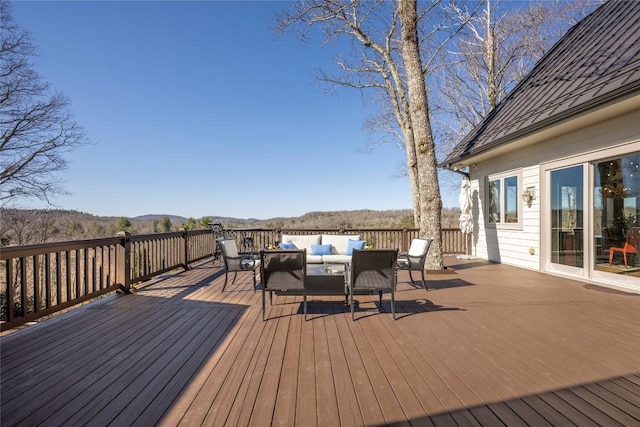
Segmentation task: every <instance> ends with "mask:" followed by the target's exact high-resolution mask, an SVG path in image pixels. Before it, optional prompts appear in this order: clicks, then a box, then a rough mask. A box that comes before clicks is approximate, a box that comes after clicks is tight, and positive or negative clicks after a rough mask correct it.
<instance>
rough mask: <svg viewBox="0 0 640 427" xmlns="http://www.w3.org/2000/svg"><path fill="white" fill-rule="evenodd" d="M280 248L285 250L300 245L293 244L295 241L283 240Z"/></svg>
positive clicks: (293, 248)
mask: <svg viewBox="0 0 640 427" xmlns="http://www.w3.org/2000/svg"><path fill="white" fill-rule="evenodd" d="M280 249H284V250H295V249H298V247H297V246H296V245H294V244H293V242H286V243H285V242H282V243H280Z"/></svg>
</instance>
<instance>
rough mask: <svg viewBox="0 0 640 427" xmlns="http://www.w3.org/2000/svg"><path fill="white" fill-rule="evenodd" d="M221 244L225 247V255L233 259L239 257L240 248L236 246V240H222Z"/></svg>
mask: <svg viewBox="0 0 640 427" xmlns="http://www.w3.org/2000/svg"><path fill="white" fill-rule="evenodd" d="M220 244H221V245H222V246H224V253H225V255H226V256H228V257H232V258H233V257H237V256H238V247H237V246H236V241H235V240H233V239H229V240H220Z"/></svg>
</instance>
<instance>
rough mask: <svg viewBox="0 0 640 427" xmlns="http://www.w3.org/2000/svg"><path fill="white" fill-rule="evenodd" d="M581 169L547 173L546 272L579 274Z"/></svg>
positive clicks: (582, 254) (581, 257) (582, 255)
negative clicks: (547, 227) (547, 243)
mask: <svg viewBox="0 0 640 427" xmlns="http://www.w3.org/2000/svg"><path fill="white" fill-rule="evenodd" d="M584 175H585V174H584V166H583V165H579V166H572V167H568V168H563V169H556V170H552V171H550V172H549V187H550V188H549V189H550V193H549V197H550V203H549V209H550V212H549V218H550V228H549V231H548V232H549V233H550V235H549V243H550V251H549V264H550V265H549V268H550V269H552V270H557V271H563V272H567V273H571V274H579V275H582V274H583V269H584V262H585V252H584V248H585V242H584V240H585V234H584V181H585V179H584Z"/></svg>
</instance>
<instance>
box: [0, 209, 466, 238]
mask: <svg viewBox="0 0 640 427" xmlns="http://www.w3.org/2000/svg"><path fill="white" fill-rule="evenodd" d="M459 216H460V210H459V209H458V208H444V209H443V211H442V226H443V228H456V227H458V217H459ZM216 222H220V223H222V224H223V226H224V228H238V227H261V228H317V229H331V228H414V223H413V213H412V211H411V210H409V209H404V210H386V211H376V210H369V209H363V210H355V211H332V212H309V213H306V214H304V215H302V216H300V217H290V218H285V217H279V218H271V219H268V220H246V219H239V218H220V217H203V218H200V219H195V218H182V217H176V216H169V215H164V216H155V217H153V218H149V217H140V218H126V217H104V216H95V215H91V214H89V213H84V212H78V211H70V210H54V209H52V210H46V209H44V210H43V209H4V208H3V209H0V241H1V245H2V246H9V245H11V246H21V245H30V244H38V243H47V242H59V241H68V240H83V239H98V238H102V237H112V236H115V235H116V234H117V233H118V232H120V231H128V232H129V233H131V234H151V233H164V232H169V231H177V230H180V229H185V230H196V229H204V230H206V229H209V228H210V224H212V223H216Z"/></svg>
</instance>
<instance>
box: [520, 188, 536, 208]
mask: <svg viewBox="0 0 640 427" xmlns="http://www.w3.org/2000/svg"><path fill="white" fill-rule="evenodd" d="M535 198H536V187H527V188H526V189H525V190H524V191H523V192H522V200H523V201H524V202H525V203H526V204H527V205H528V206H531V202H532V201H533V200H535Z"/></svg>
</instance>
